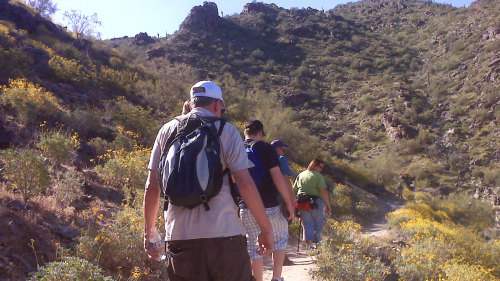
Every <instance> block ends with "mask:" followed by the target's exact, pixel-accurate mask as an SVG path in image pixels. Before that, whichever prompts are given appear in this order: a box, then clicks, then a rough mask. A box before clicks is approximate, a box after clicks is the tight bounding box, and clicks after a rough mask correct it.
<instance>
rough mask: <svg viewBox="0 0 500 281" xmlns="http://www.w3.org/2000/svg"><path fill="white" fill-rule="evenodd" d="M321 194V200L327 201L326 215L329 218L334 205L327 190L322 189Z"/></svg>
mask: <svg viewBox="0 0 500 281" xmlns="http://www.w3.org/2000/svg"><path fill="white" fill-rule="evenodd" d="M319 193H320V194H321V198H322V199H323V201H325V206H326V213H327V214H328V216H331V215H332V204H331V203H330V195H329V194H328V190H327V189H320V190H319Z"/></svg>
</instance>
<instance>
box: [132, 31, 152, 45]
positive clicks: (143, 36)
mask: <svg viewBox="0 0 500 281" xmlns="http://www.w3.org/2000/svg"><path fill="white" fill-rule="evenodd" d="M154 42H155V40H154V39H153V37H151V36H149V35H148V34H147V33H146V32H139V33H138V34H137V35H135V37H134V43H135V44H137V45H149V44H152V43H154Z"/></svg>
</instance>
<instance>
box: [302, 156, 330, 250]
mask: <svg viewBox="0 0 500 281" xmlns="http://www.w3.org/2000/svg"><path fill="white" fill-rule="evenodd" d="M324 166H325V163H324V162H323V161H321V160H319V159H314V160H313V161H311V163H310V164H309V166H308V167H307V170H305V171H303V172H301V173H300V174H299V175H298V176H297V178H296V179H295V183H294V184H293V191H294V192H295V193H297V209H299V210H300V216H301V219H302V224H303V225H304V233H305V235H304V237H305V240H306V243H307V247H308V248H313V247H314V243H318V242H319V240H320V237H321V232H322V230H323V225H324V222H325V215H324V212H323V209H324V210H325V212H326V214H327V215H328V216H330V215H331V213H332V207H331V204H330V196H329V194H328V190H327V186H326V182H325V179H324V178H323V176H322V175H321V174H320V173H321V171H323V168H324Z"/></svg>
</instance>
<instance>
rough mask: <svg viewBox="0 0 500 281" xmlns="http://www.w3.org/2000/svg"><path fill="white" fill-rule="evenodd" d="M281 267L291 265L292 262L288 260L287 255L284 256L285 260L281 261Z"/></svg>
mask: <svg viewBox="0 0 500 281" xmlns="http://www.w3.org/2000/svg"><path fill="white" fill-rule="evenodd" d="M283 265H284V266H288V265H293V261H291V260H290V258H288V255H285V260H284V261H283Z"/></svg>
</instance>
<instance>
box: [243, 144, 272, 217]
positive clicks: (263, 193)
mask: <svg viewBox="0 0 500 281" xmlns="http://www.w3.org/2000/svg"><path fill="white" fill-rule="evenodd" d="M253 141H254V140H252V139H246V140H245V146H249V145H250V143H252V142H253ZM253 148H254V149H255V150H257V152H258V155H259V158H260V162H261V163H262V166H263V167H264V170H265V172H266V175H265V176H264V178H263V179H262V183H261V184H260V185H259V186H257V190H258V191H259V194H260V197H261V198H262V202H263V203H264V207H265V208H271V207H276V206H278V205H279V202H278V200H277V196H278V190H277V189H276V186H275V185H274V181H273V178H272V177H271V173H270V172H269V170H270V169H272V168H274V167H279V165H280V162H279V159H278V154H277V153H276V150H274V148H273V147H272V146H271V145H270V144H268V143H267V142H263V141H257V142H256V143H255V144H254V145H253ZM240 207H242V208H246V206H245V205H244V204H241V203H240Z"/></svg>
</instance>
